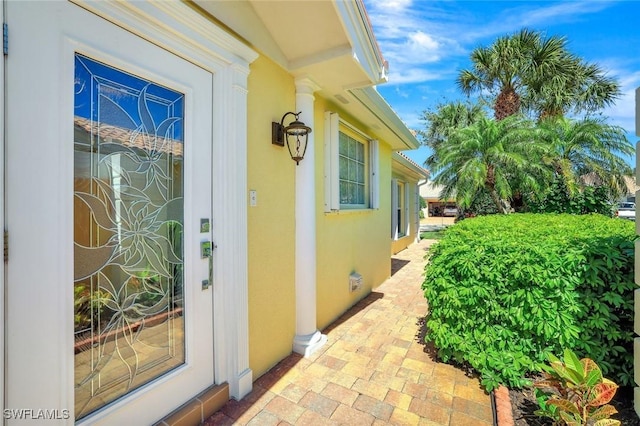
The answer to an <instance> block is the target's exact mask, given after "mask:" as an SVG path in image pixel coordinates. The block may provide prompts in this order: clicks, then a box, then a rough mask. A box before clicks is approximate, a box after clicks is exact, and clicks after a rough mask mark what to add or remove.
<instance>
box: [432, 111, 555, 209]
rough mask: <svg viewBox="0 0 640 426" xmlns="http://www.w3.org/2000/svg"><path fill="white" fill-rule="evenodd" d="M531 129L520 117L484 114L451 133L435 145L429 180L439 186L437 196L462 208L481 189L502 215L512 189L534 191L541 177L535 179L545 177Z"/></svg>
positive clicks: (541, 148) (538, 145)
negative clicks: (499, 116)
mask: <svg viewBox="0 0 640 426" xmlns="http://www.w3.org/2000/svg"><path fill="white" fill-rule="evenodd" d="M534 133H535V129H534V127H533V124H532V123H531V122H530V121H529V120H526V119H524V118H523V117H522V116H520V115H513V116H510V117H507V118H505V119H504V120H501V121H496V120H492V119H489V118H487V117H484V118H481V119H479V120H478V121H477V122H475V123H474V124H472V125H471V126H468V127H465V128H462V129H458V130H456V131H454V132H452V133H451V135H450V136H449V137H448V138H447V139H446V140H443V141H442V142H441V143H440V144H439V145H438V147H437V148H436V151H437V152H436V157H437V158H438V163H437V164H436V167H435V168H433V171H434V172H435V173H437V176H436V177H435V179H434V182H435V183H436V184H438V185H442V186H443V190H442V192H441V194H440V198H443V199H446V198H449V197H453V196H455V198H456V202H457V203H458V205H459V206H460V207H462V208H467V207H469V206H470V205H471V204H472V202H473V200H474V199H475V198H476V195H477V194H478V192H480V191H482V190H485V191H486V192H487V193H488V194H489V196H490V197H491V200H492V201H493V203H494V205H495V206H496V209H497V210H498V211H499V212H501V213H508V212H509V210H510V205H509V203H508V200H510V199H511V198H512V196H513V194H514V193H515V192H518V191H520V192H526V193H535V192H538V191H540V190H541V189H542V188H541V183H543V182H544V181H545V180H546V179H540V177H541V176H548V175H549V173H548V172H549V168H548V167H545V165H544V163H543V161H542V156H543V155H544V154H545V153H546V145H544V144H543V143H541V141H540V140H539V139H538V138H535V137H534ZM515 176H517V179H516V178H514V177H515ZM547 178H548V177H547ZM516 185H517V186H516Z"/></svg>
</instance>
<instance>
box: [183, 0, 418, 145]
mask: <svg viewBox="0 0 640 426" xmlns="http://www.w3.org/2000/svg"><path fill="white" fill-rule="evenodd" d="M194 2H195V4H196V5H197V6H198V7H200V8H202V9H203V10H204V11H206V12H208V13H210V14H211V15H212V16H213V17H214V18H215V19H217V20H219V21H220V22H223V23H224V25H225V26H226V27H227V28H229V29H230V30H232V31H233V32H235V34H236V35H237V37H239V38H241V39H243V40H244V41H245V42H247V43H249V44H250V45H252V46H253V47H254V48H255V49H257V50H259V51H260V52H262V54H264V55H266V56H267V57H269V58H270V59H272V60H273V61H275V62H276V63H278V64H279V65H280V66H282V67H283V68H284V69H286V70H287V71H288V72H289V73H291V75H293V76H294V77H295V78H308V79H310V80H311V81H313V82H314V83H315V84H316V85H317V86H318V88H319V89H318V93H319V95H320V96H322V97H323V98H325V99H327V100H329V101H331V102H333V103H335V105H337V106H338V107H340V108H343V109H345V110H346V111H348V112H349V114H350V115H352V116H353V117H354V118H355V119H357V120H359V121H360V122H362V123H363V124H364V125H365V126H366V127H365V128H363V129H361V130H362V131H365V132H367V134H370V135H371V136H372V137H375V138H378V139H379V140H381V141H384V142H385V143H387V144H389V145H391V148H392V149H394V150H405V149H416V148H418V146H420V143H419V141H418V140H417V139H416V137H415V135H414V134H413V133H412V132H411V131H410V130H409V129H408V128H407V126H406V125H405V124H404V123H403V122H402V120H400V118H399V117H398V115H397V114H396V113H395V112H394V111H393V110H392V109H391V107H390V106H389V105H388V104H387V102H386V101H385V100H384V99H383V98H382V96H380V94H379V93H378V92H377V91H376V89H375V87H374V86H375V85H377V84H380V83H385V82H386V81H387V67H388V64H387V62H386V61H385V60H384V58H383V57H382V53H381V52H380V49H379V47H378V44H377V41H376V39H375V37H374V34H373V29H372V27H371V24H370V22H369V18H368V16H367V12H366V10H365V7H364V4H363V3H362V0H354V1H343V0H331V1H297V2H294V1H269V0H247V1H206V0H194Z"/></svg>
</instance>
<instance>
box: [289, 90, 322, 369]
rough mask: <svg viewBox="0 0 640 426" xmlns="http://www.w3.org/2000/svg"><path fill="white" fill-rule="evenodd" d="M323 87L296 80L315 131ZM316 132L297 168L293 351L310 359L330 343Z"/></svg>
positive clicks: (301, 108) (301, 107)
mask: <svg viewBox="0 0 640 426" xmlns="http://www.w3.org/2000/svg"><path fill="white" fill-rule="evenodd" d="M318 89H319V87H318V86H317V85H316V84H315V83H313V82H312V81H311V80H309V79H307V78H303V79H297V80H296V112H302V113H301V114H300V117H299V119H300V121H302V122H304V123H305V124H306V125H307V126H309V127H311V129H312V130H315V126H314V120H313V117H314V113H313V112H314V111H313V101H314V99H315V98H314V96H313V92H315V91H316V90H318ZM315 135H316V133H315V131H312V132H311V133H310V134H309V139H308V142H307V151H306V153H305V156H304V159H303V160H302V161H300V164H299V165H298V166H296V271H295V279H296V336H295V338H294V340H293V351H294V352H296V353H299V354H301V355H303V356H305V357H307V356H310V355H311V354H312V353H314V352H315V351H316V350H318V349H319V348H320V347H321V346H322V345H324V344H325V343H326V342H327V336H325V335H323V334H322V333H320V332H319V331H318V329H317V328H316V193H315V187H316V185H315V143H314V140H315Z"/></svg>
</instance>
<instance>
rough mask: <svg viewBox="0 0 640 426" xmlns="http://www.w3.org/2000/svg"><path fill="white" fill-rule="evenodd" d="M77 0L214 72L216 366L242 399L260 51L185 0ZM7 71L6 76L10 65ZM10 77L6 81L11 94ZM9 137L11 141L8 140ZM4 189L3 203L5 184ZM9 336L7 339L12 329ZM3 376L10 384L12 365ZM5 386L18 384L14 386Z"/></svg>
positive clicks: (248, 377)
mask: <svg viewBox="0 0 640 426" xmlns="http://www.w3.org/2000/svg"><path fill="white" fill-rule="evenodd" d="M3 1H4V0H3ZM73 2H74V3H76V4H78V5H79V6H81V7H83V8H85V9H87V10H89V11H91V12H93V13H95V14H96V15H99V16H101V17H103V18H105V19H107V20H108V21H111V22H113V23H115V24H117V25H118V26H120V27H122V28H124V29H125V30H128V31H130V32H132V33H134V34H136V35H138V36H140V37H142V38H144V39H146V40H148V41H150V42H152V43H154V44H157V45H159V46H162V47H163V48H164V49H166V50H168V51H170V52H172V53H174V54H175V55H177V56H179V57H182V58H183V59H186V60H187V61H189V62H192V63H194V64H195V65H198V66H200V67H202V68H204V69H206V70H208V71H210V72H211V73H212V74H213V75H214V80H213V92H214V105H213V117H212V122H213V125H212V126H213V128H212V133H213V138H214V140H218V141H224V142H223V143H216V144H214V152H213V158H214V164H213V170H212V184H213V185H212V187H213V189H212V192H213V193H212V204H213V217H214V218H217V219H218V222H219V223H215V222H214V223H212V228H213V230H214V235H217V239H216V241H215V243H216V244H217V250H216V251H214V256H215V259H214V260H215V264H217V265H224V267H219V268H217V269H216V271H214V283H213V294H214V309H213V310H214V312H213V318H212V321H213V322H214V353H215V356H214V374H215V378H216V382H217V383H223V382H227V383H229V387H230V394H231V396H232V397H234V398H236V399H240V398H242V397H243V396H245V395H246V394H247V393H249V392H250V391H251V387H252V372H251V370H250V368H249V355H248V354H249V352H248V289H247V287H248V277H247V262H248V261H247V202H246V188H247V185H246V180H247V155H246V154H247V148H246V146H247V134H246V132H247V107H246V106H247V76H248V74H249V64H250V63H251V62H252V61H254V60H255V59H256V58H257V57H258V55H257V53H256V52H254V51H253V50H252V49H250V48H249V47H247V46H246V45H244V44H243V43H241V42H240V41H238V40H237V39H235V38H234V37H232V36H231V35H229V34H227V33H226V32H225V31H224V30H223V29H220V28H218V27H217V26H215V25H214V24H213V23H212V22H211V21H210V20H208V19H206V18H205V17H203V16H201V15H200V14H199V13H198V12H196V11H195V10H193V9H192V8H190V7H189V6H187V5H185V4H183V3H181V2H154V3H148V2H132V3H124V2H117V3H116V2H101V1H95V2H92V1H84V0H73ZM3 5H4V3H3ZM54 19H55V18H54ZM9 24H10V22H9ZM9 48H10V49H11V40H9ZM1 72H2V77H4V69H3V70H2V71H1ZM3 81H4V80H3ZM4 84H5V83H3V84H2V85H0V90H1V91H2V92H1V94H2V97H3V99H5V94H4V92H5V87H4ZM2 108H3V109H2V111H1V112H2V114H1V115H0V117H1V118H0V128H1V129H2V131H3V138H4V126H3V124H4V123H3V121H1V120H3V119H4V105H3V106H2ZM4 142H5V145H4V146H5V147H6V140H4ZM2 155H3V154H2V153H0V156H2ZM0 160H3V158H1V157H0ZM0 168H1V169H0V171H2V173H1V176H2V179H3V180H4V174H5V172H4V161H0ZM221 182H223V184H221ZM0 183H3V182H0ZM3 188H4V185H0V191H4V190H3ZM2 195H3V196H2V197H0V203H2V202H3V200H4V192H3V194H2ZM4 211H5V210H4V205H0V219H2V221H3V223H4ZM0 268H2V269H4V266H0ZM0 272H1V273H2V274H1V275H0V280H1V281H0V286H2V287H3V288H2V290H4V285H5V282H4V270H2V271H0ZM3 295H4V291H0V302H2V303H0V310H2V311H3V310H4V306H5V301H4V296H3ZM0 313H3V312H0ZM3 317H4V315H0V318H3ZM3 329H4V327H2V330H0V333H3V332H4V330H3ZM2 337H3V338H2V340H1V341H2V344H3V345H4V341H5V339H4V335H2ZM3 349H4V348H3ZM2 353H4V351H2ZM0 357H2V358H3V355H0ZM2 379H3V383H5V386H6V382H5V372H4V370H3V371H2ZM3 387H4V386H3ZM4 391H5V392H11V389H5V390H4ZM63 393H65V392H64V391H63ZM72 393H73V390H71V394H72ZM2 396H3V397H2V398H0V400H1V401H4V400H5V399H6V395H2ZM3 409H4V407H3Z"/></svg>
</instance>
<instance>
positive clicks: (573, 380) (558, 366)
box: [551, 361, 582, 385]
mask: <svg viewBox="0 0 640 426" xmlns="http://www.w3.org/2000/svg"><path fill="white" fill-rule="evenodd" d="M551 368H553V370H554V371H555V372H556V374H558V376H560V378H562V379H564V380H566V381H567V382H569V384H574V385H575V384H578V383H580V382H581V381H582V380H581V377H580V376H579V375H578V373H577V372H576V371H573V370H570V369H568V368H567V367H565V365H564V364H563V363H562V362H560V361H558V362H552V363H551Z"/></svg>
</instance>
